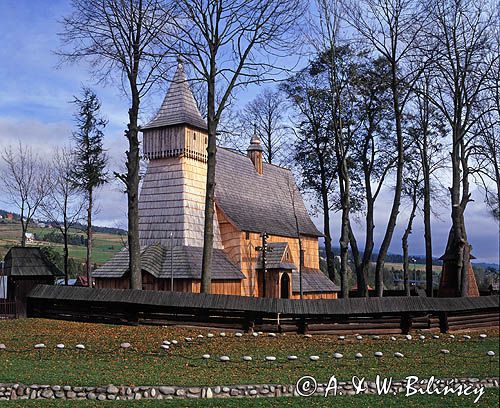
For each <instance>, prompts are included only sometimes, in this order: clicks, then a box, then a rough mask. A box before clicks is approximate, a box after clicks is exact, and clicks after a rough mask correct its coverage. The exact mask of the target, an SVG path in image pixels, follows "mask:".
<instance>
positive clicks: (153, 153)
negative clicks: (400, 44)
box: [141, 60, 207, 162]
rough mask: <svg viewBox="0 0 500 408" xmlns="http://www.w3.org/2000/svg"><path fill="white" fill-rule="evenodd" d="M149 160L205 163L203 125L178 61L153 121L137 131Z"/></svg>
mask: <svg viewBox="0 0 500 408" xmlns="http://www.w3.org/2000/svg"><path fill="white" fill-rule="evenodd" d="M141 131H142V132H143V135H144V138H143V151H144V156H145V157H146V158H147V159H149V160H154V159H162V158H166V157H181V156H185V157H190V158H193V159H196V160H199V161H203V162H205V161H206V157H207V152H206V149H207V124H206V122H205V120H204V119H203V117H202V116H201V114H200V111H199V110H198V106H197V105H196V101H195V99H194V96H193V93H192V92H191V89H190V87H189V83H188V79H187V77H186V73H185V72H184V66H183V64H182V61H180V60H179V63H178V65H177V71H176V72H175V75H174V77H173V79H172V82H171V84H170V87H169V89H168V92H167V94H166V96H165V99H164V100H163V103H162V105H161V107H160V109H159V110H158V112H157V113H156V115H155V117H154V118H153V120H151V121H150V122H149V123H148V124H146V125H145V126H143V127H142V128H141Z"/></svg>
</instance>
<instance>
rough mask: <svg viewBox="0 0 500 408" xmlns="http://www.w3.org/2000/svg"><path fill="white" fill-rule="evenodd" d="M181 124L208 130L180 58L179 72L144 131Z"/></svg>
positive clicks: (178, 61) (178, 63)
mask: <svg viewBox="0 0 500 408" xmlns="http://www.w3.org/2000/svg"><path fill="white" fill-rule="evenodd" d="M181 124H186V125H191V126H194V127H196V128H200V129H206V128H207V124H206V122H205V120H204V119H203V118H202V116H201V114H200V111H199V110H198V106H197V105H196V101H195V99H194V96H193V92H192V91H191V88H190V87H189V83H188V80H187V77H186V73H185V72H184V64H183V61H182V58H181V57H180V56H179V58H178V59H177V70H176V72H175V75H174V77H173V79H172V82H171V84H170V88H169V89H168V92H167V94H166V96H165V99H164V100H163V103H162V104H161V107H160V109H159V110H158V113H157V114H156V116H155V117H154V119H153V120H152V121H151V122H149V123H148V124H147V125H145V126H143V127H142V129H143V130H144V129H152V128H158V127H164V126H174V125H181Z"/></svg>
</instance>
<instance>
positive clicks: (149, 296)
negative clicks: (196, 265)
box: [27, 285, 499, 334]
mask: <svg viewBox="0 0 500 408" xmlns="http://www.w3.org/2000/svg"><path fill="white" fill-rule="evenodd" d="M27 301H28V304H27V308H28V309H27V310H28V317H44V318H52V319H67V320H76V321H89V322H103V323H115V324H116V323H118V324H159V325H187V326H201V327H213V328H220V329H225V330H228V329H229V330H244V331H252V330H253V331H266V332H271V331H272V332H298V333H324V334H353V333H360V334H398V333H408V332H410V331H411V330H417V329H418V330H423V331H441V332H447V331H453V330H462V329H480V328H486V327H498V325H499V312H498V307H499V297H498V296H482V297H477V298H425V297H387V298H353V299H335V300H328V299H321V300H320V299H318V300H316V299H314V300H290V299H270V298H251V297H244V296H229V295H207V294H195V293H185V292H157V291H139V290H130V289H92V288H83V287H65V286H48V285H38V286H36V287H35V288H34V289H33V291H32V292H31V293H30V294H29V295H28V298H27Z"/></svg>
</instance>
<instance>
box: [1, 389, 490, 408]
mask: <svg viewBox="0 0 500 408" xmlns="http://www.w3.org/2000/svg"><path fill="white" fill-rule="evenodd" d="M498 399H499V391H498V389H495V390H492V389H489V390H486V392H485V394H484V396H483V397H482V398H481V399H480V400H479V401H478V403H477V404H474V405H472V403H471V400H470V399H469V398H467V397H458V396H454V395H447V396H441V395H439V396H438V395H432V396H422V395H417V396H412V397H411V398H407V397H405V396H404V395H396V396H377V395H358V396H354V397H352V396H351V397H347V396H337V397H329V398H326V399H325V398H321V397H314V398H308V399H304V398H259V399H245V398H238V399H224V400H221V399H212V400H171V401H168V400H161V401H155V400H140V401H107V402H104V403H103V402H96V401H61V400H43V401H27V400H24V401H9V402H6V401H2V404H1V406H5V407H9V408H13V407H19V408H24V407H33V408H39V407H43V408H45V407H68V408H70V407H101V406H103V404H104V406H112V407H113V408H114V407H130V406H131V407H144V408H150V407H165V406H166V407H171V408H183V407H204V408H205V407H206V408H241V407H257V408H268V407H269V408H274V407H293V408H302V407H304V406H307V407H310V408H316V407H334V406H340V407H345V408H351V407H363V408H365V407H366V408H369V407H371V408H379V407H380V408H382V407H384V408H386V407H389V408H390V407H394V408H396V407H398V408H399V407H409V408H424V407H429V408H431V407H447V408H458V407H460V408H462V407H464V408H465V407H470V406H475V407H491V408H496V407H498Z"/></svg>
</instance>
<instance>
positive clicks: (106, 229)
mask: <svg viewBox="0 0 500 408" xmlns="http://www.w3.org/2000/svg"><path fill="white" fill-rule="evenodd" d="M7 214H12V215H13V219H14V221H20V220H21V215H19V214H16V213H13V212H11V211H6V210H2V209H0V215H1V216H2V217H3V218H5V217H6V216H7ZM37 221H38V222H40V223H43V224H45V225H50V226H52V227H57V223H55V222H50V221H47V220H42V219H39V218H37ZM73 228H74V229H77V230H82V231H84V230H86V229H87V226H86V225H85V224H81V223H77V224H75V225H74V226H73ZM92 231H93V232H99V233H103V234H114V235H126V234H127V231H126V230H124V229H122V228H114V227H103V226H98V225H93V226H92Z"/></svg>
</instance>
